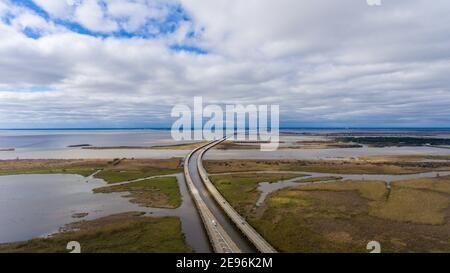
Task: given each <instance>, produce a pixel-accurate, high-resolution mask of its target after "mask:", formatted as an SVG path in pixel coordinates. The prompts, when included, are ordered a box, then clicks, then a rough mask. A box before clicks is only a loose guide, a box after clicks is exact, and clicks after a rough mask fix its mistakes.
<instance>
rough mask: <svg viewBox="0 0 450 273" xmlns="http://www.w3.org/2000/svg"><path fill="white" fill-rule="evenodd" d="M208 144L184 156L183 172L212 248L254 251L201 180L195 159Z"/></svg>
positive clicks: (219, 250) (220, 251)
mask: <svg viewBox="0 0 450 273" xmlns="http://www.w3.org/2000/svg"><path fill="white" fill-rule="evenodd" d="M209 145H210V144H206V145H204V146H202V147H200V148H197V149H195V150H194V151H192V152H191V153H190V154H189V155H188V156H187V157H186V159H185V162H184V174H185V177H186V183H187V185H188V189H189V192H190V193H191V196H192V198H193V200H194V203H195V205H196V207H197V210H198V212H199V214H200V218H201V219H202V221H203V225H204V227H205V230H206V233H207V234H208V237H209V240H210V243H211V245H212V247H213V250H214V252H218V253H240V252H245V253H252V252H256V249H255V248H254V247H253V245H252V244H251V243H250V242H248V241H247V240H246V239H245V238H244V236H243V235H242V234H241V232H240V231H239V230H238V229H237V228H236V227H235V226H234V224H233V223H232V222H231V221H230V220H229V218H228V217H227V215H226V214H225V213H224V211H223V210H222V209H221V208H220V207H219V206H218V205H217V203H216V202H215V200H214V198H213V197H212V196H211V194H210V193H209V191H208V190H207V189H206V187H205V185H204V184H203V182H202V181H201V178H200V174H199V172H198V166H197V160H198V156H199V154H200V153H201V151H202V150H203V149H204V148H205V147H207V146H209Z"/></svg>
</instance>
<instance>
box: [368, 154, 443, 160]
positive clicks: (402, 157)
mask: <svg viewBox="0 0 450 273" xmlns="http://www.w3.org/2000/svg"><path fill="white" fill-rule="evenodd" d="M359 160H362V161H370V162H402V161H406V162H408V161H409V162H414V161H426V160H450V155H382V156H364V157H360V158H359Z"/></svg>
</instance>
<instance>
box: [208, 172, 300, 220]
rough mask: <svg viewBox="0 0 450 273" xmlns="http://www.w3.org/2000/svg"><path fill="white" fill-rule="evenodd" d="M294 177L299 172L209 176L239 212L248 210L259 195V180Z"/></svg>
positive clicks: (268, 180) (270, 181)
mask: <svg viewBox="0 0 450 273" xmlns="http://www.w3.org/2000/svg"><path fill="white" fill-rule="evenodd" d="M296 177H303V175H300V174H233V175H223V176H210V180H211V182H212V183H214V185H215V186H216V187H217V189H218V190H219V191H220V193H221V194H222V195H223V196H224V197H225V198H226V199H227V200H228V202H230V204H231V205H232V206H233V207H234V208H235V209H236V210H237V211H238V212H239V213H241V214H244V215H245V214H247V213H248V212H250V211H251V210H252V209H253V208H254V207H255V204H256V201H257V200H258V198H259V196H260V194H261V193H260V192H259V191H258V184H259V183H261V182H269V183H273V182H278V181H280V180H287V179H291V178H296Z"/></svg>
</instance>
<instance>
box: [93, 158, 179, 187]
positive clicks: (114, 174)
mask: <svg viewBox="0 0 450 273" xmlns="http://www.w3.org/2000/svg"><path fill="white" fill-rule="evenodd" d="M180 166H181V159H179V158H170V159H139V160H138V159H134V160H133V159H124V160H122V161H120V163H118V164H115V165H113V166H109V167H108V168H105V169H104V170H102V171H101V172H99V173H98V174H96V175H95V177H97V178H101V179H103V180H105V181H106V182H108V183H118V182H124V181H130V180H135V179H139V178H146V177H151V176H158V175H167V174H174V173H179V172H181V168H180Z"/></svg>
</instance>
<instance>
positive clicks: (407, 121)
mask: <svg viewBox="0 0 450 273" xmlns="http://www.w3.org/2000/svg"><path fill="white" fill-rule="evenodd" d="M35 2H37V3H38V4H39V5H41V6H42V7H43V8H44V9H45V10H47V11H48V12H49V13H50V14H51V15H52V16H55V17H58V18H70V20H74V21H76V22H79V23H80V24H82V25H83V26H85V27H86V28H88V29H90V30H92V31H101V32H111V31H115V30H118V29H120V28H122V29H125V30H127V31H131V32H132V31H141V29H142V27H143V26H144V25H145V22H146V21H147V20H148V19H149V18H153V19H154V20H157V21H158V20H160V21H162V20H164V18H165V16H166V15H167V14H168V9H169V6H168V4H167V3H162V2H159V1H158V2H155V1H144V0H139V1H119V0H110V1H107V6H106V7H100V6H99V5H98V3H97V2H96V1H93V0H86V1H83V4H82V6H79V7H77V8H74V9H73V10H72V11H70V10H69V13H65V11H63V10H62V9H61V10H60V8H58V5H59V4H57V3H53V2H56V1H37V0H36V1H35ZM44 2H45V3H46V4H44ZM51 2H52V3H51ZM58 2H60V1H58ZM61 2H62V1H61ZM181 4H182V6H183V7H184V8H185V9H186V10H187V12H188V14H189V15H190V17H192V19H193V20H192V21H191V22H182V23H181V24H180V26H179V28H178V29H177V31H175V32H174V33H170V34H167V35H161V36H159V37H157V38H155V39H142V38H131V39H121V38H114V37H109V38H96V37H91V36H86V35H80V34H76V33H73V32H71V31H69V30H67V29H65V28H64V27H62V26H55V25H54V24H52V23H51V22H48V21H46V20H43V19H42V18H40V17H39V16H38V15H36V14H33V13H32V12H31V11H29V10H26V9H24V8H20V9H19V8H17V7H14V6H13V5H12V4H8V2H6V1H5V0H0V15H1V14H3V13H4V12H5V10H8V11H11V10H14V13H15V14H16V16H15V17H14V18H13V19H12V20H11V24H6V23H4V22H0V39H1V40H2V43H0V127H22V126H25V127H27V126H31V125H34V126H56V125H60V126H69V125H68V124H76V126H92V125H93V124H94V125H98V124H104V125H105V126H114V125H117V126H128V125H129V124H140V125H151V124H152V123H159V122H166V124H167V123H168V122H167V118H168V116H169V113H170V107H171V106H172V105H173V104H175V103H179V102H184V103H191V102H192V97H193V96H194V95H202V96H204V99H205V102H206V103H209V102H211V103H212V102H214V103H227V102H230V103H232V102H240V103H256V104H257V103H278V104H280V105H281V110H282V115H283V118H282V121H284V122H285V123H287V122H291V123H297V124H299V123H300V124H310V122H316V123H319V124H325V125H338V124H345V125H347V124H355V125H359V126H364V125H366V126H368V125H378V126H384V125H406V126H411V125H416V126H424V125H429V126H449V125H450V110H449V109H450V107H449V105H450V90H449V86H450V80H449V79H448V71H450V52H449V51H448V49H447V47H448V44H449V42H450V27H449V26H450V18H449V17H448V16H447V15H446V12H447V11H448V10H450V2H448V1H445V0H436V1H433V4H432V5H431V4H430V2H429V1H426V0H411V1H389V2H387V1H385V3H383V6H381V7H377V8H373V7H369V6H367V5H366V3H365V1H364V0H361V1H355V0H342V1H325V0H314V1H313V0H302V1H299V0H291V1H289V0H280V1H263V0H247V1H240V0H226V1H225V0H215V1H203V0H183V1H181ZM2 5H3V6H4V7H5V6H6V7H7V8H2ZM89 6H91V7H90V8H89ZM2 10H3V12H2ZM117 18H124V19H123V20H121V21H120V20H117ZM26 26H28V27H36V28H39V29H41V30H42V31H44V33H45V35H43V37H41V38H39V39H36V40H35V39H31V38H27V37H26V36H25V35H24V34H23V33H22V31H23V28H24V27H26ZM150 27H151V26H150ZM193 30H196V33H197V36H196V37H194V38H186V34H187V33H189V32H191V31H193ZM157 31H158V30H157V29H154V32H155V33H156V32H157ZM173 43H177V44H186V45H189V46H198V47H202V48H204V49H206V50H207V51H208V52H209V54H208V55H196V54H191V53H187V52H174V51H171V50H170V49H169V45H171V44H173ZM37 87H39V88H37ZM33 88H34V89H37V90H34V89H33ZM41 89H43V90H41ZM369 123H370V124H369ZM372 123H375V124H372Z"/></svg>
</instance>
